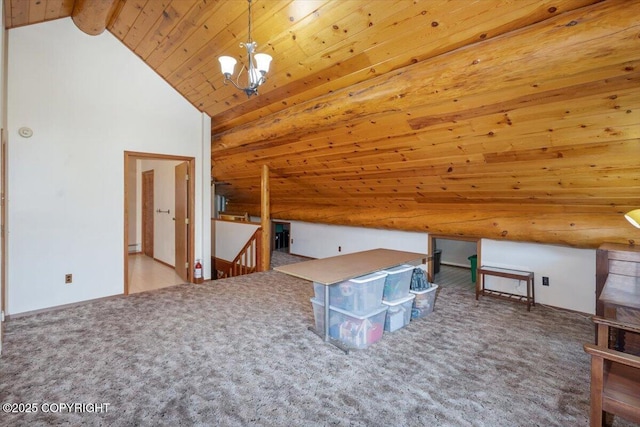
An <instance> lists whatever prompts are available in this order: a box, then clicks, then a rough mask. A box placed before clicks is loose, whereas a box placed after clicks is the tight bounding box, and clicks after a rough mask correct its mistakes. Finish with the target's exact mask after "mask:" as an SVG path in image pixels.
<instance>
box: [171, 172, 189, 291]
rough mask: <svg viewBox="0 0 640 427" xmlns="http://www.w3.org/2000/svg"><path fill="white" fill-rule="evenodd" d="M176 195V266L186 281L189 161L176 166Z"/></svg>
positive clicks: (179, 274) (187, 278)
mask: <svg viewBox="0 0 640 427" xmlns="http://www.w3.org/2000/svg"><path fill="white" fill-rule="evenodd" d="M175 169H176V197H175V213H176V216H175V228H176V245H175V247H176V259H175V266H176V267H175V268H176V273H177V274H178V276H180V277H181V278H182V280H184V281H185V282H188V281H189V263H188V259H189V257H188V255H189V254H188V247H189V239H188V235H189V226H190V224H189V222H190V221H189V218H188V215H187V212H188V210H187V206H188V203H189V198H188V194H189V191H188V185H189V163H188V162H182V163H180V164H178V165H177V166H176V168H175Z"/></svg>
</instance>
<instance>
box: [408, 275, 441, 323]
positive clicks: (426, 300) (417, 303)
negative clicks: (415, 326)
mask: <svg viewBox="0 0 640 427" xmlns="http://www.w3.org/2000/svg"><path fill="white" fill-rule="evenodd" d="M437 290H438V285H436V284H434V283H432V284H431V287H430V288H429V289H427V290H424V291H410V292H411V293H412V294H413V295H415V297H416V298H415V299H414V300H413V309H412V310H411V318H412V319H419V318H421V317H424V316H426V315H427V314H429V313H431V312H432V311H433V307H434V305H435V303H436V291H437Z"/></svg>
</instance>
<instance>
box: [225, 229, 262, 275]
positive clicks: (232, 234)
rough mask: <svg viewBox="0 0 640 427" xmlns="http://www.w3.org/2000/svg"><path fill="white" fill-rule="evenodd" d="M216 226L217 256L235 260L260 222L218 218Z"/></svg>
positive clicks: (226, 259)
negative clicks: (221, 219)
mask: <svg viewBox="0 0 640 427" xmlns="http://www.w3.org/2000/svg"><path fill="white" fill-rule="evenodd" d="M215 228H216V233H215V242H216V247H215V254H216V257H217V258H220V259H223V260H225V261H233V259H234V258H235V257H236V256H237V255H238V253H240V250H241V249H242V248H243V247H244V245H245V243H247V241H248V240H249V238H250V237H251V236H252V235H253V233H255V232H256V230H257V229H258V228H260V224H253V223H248V222H241V221H238V222H234V221H220V220H216V226H215ZM251 267H253V266H251Z"/></svg>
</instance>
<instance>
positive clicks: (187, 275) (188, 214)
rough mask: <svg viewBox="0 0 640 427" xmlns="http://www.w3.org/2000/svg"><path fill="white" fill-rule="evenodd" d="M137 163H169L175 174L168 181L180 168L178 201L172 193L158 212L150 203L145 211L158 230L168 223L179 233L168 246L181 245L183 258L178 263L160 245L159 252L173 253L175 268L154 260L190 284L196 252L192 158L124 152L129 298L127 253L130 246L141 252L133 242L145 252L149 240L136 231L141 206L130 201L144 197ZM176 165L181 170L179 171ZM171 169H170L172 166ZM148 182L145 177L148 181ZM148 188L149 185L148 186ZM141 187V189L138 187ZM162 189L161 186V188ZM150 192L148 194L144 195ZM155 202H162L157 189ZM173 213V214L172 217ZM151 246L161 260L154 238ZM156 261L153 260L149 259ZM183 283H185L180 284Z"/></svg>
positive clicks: (126, 274) (126, 289) (126, 279)
mask: <svg viewBox="0 0 640 427" xmlns="http://www.w3.org/2000/svg"><path fill="white" fill-rule="evenodd" d="M139 161H142V162H143V164H144V163H146V162H145V161H169V162H166V163H170V164H171V165H176V168H175V175H174V173H173V172H172V173H171V177H170V179H171V180H173V179H174V178H175V179H177V177H178V169H180V175H181V176H182V179H183V181H182V184H181V185H176V195H177V191H178V187H181V189H180V191H181V195H180V201H178V200H177V199H174V194H173V191H171V199H170V200H172V201H175V203H174V202H172V203H170V204H169V203H168V202H167V203H166V206H164V205H163V206H162V207H159V206H156V207H158V209H155V208H154V204H151V205H150V206H149V207H148V209H147V212H148V211H150V212H151V216H152V218H153V223H154V224H155V225H154V228H158V227H162V223H163V222H164V223H170V224H171V225H170V227H171V230H172V231H171V232H173V230H174V226H175V231H176V233H180V236H178V235H176V236H175V241H171V247H178V246H180V251H181V254H183V255H182V257H181V259H180V261H179V260H178V257H177V255H176V253H175V252H173V249H171V251H169V250H168V249H166V248H163V247H162V246H161V247H160V249H163V251H160V252H161V253H162V252H171V253H172V257H173V256H175V258H172V259H170V261H173V263H172V264H174V265H169V264H170V263H169V262H166V261H162V259H159V260H157V261H159V262H160V263H164V264H166V265H169V266H170V267H171V268H175V272H176V273H179V274H180V276H182V277H183V280H184V281H186V282H192V281H193V269H192V268H189V266H191V265H194V261H195V260H194V256H195V255H194V253H195V231H194V229H195V227H194V224H193V218H194V212H195V180H194V179H189V177H193V176H194V172H195V158H193V157H185V156H172V155H164V154H154V153H140V152H130V151H125V153H124V168H125V180H124V195H125V203H124V294H125V295H128V294H129V291H130V283H129V280H130V277H129V275H130V271H129V254H130V253H131V252H132V251H131V250H130V246H133V247H134V248H135V249H134V250H133V252H140V249H142V248H137V246H139V245H137V244H134V245H131V241H136V240H137V239H141V240H142V241H143V243H142V246H143V247H144V249H147V248H146V246H147V245H148V240H147V238H144V237H142V236H141V235H139V234H141V232H140V231H136V221H137V218H138V216H137V215H140V217H142V215H143V214H142V209H141V207H137V208H136V204H135V202H134V203H132V202H131V200H132V199H134V200H135V198H136V197H134V196H135V195H136V194H138V195H139V196H137V197H139V198H140V199H142V198H143V195H142V191H141V188H140V187H141V186H142V185H145V184H144V178H142V176H141V175H140V178H139V177H138V175H137V174H138V173H139V172H137V167H136V164H137V163H139ZM149 163H151V162H149ZM158 163H165V162H158ZM178 166H179V167H180V168H178ZM171 167H172V168H173V166H171ZM159 176H160V177H162V175H159ZM136 179H139V180H140V183H139V184H136V182H137V181H136ZM147 179H148V178H147ZM154 179H155V181H156V183H155V185H156V186H157V185H159V184H158V176H155V178H154ZM147 185H148V184H147ZM138 186H140V187H138ZM152 188H153V187H152ZM160 188H162V187H160ZM147 193H149V192H147ZM153 197H154V200H155V204H156V205H157V204H158V202H159V201H161V200H162V197H163V194H162V193H161V192H158V190H157V189H156V191H155V194H154V196H153ZM139 203H140V204H142V203H143V202H139ZM176 207H179V208H180V212H177V211H176ZM171 214H173V215H171ZM156 216H157V217H158V220H159V221H160V223H158V222H157V221H156ZM147 222H150V221H147ZM177 223H180V227H178V224H177ZM164 225H165V229H166V228H167V227H168V226H167V224H164ZM137 227H138V229H142V228H143V227H142V226H141V224H138V225H137ZM136 233H137V234H138V236H136ZM152 239H153V240H154V243H153V244H151V247H152V249H151V250H152V251H153V252H152V253H153V255H155V256H156V257H160V254H158V253H156V252H157V251H154V250H153V247H154V246H157V245H158V244H160V243H161V241H156V240H157V239H155V238H153V237H152ZM141 240H137V241H138V242H140V241H141ZM145 240H146V241H147V243H144V241H145ZM144 252H145V253H146V252H147V251H146V250H145V251H144ZM138 256H144V255H143V254H139V255H138ZM152 259H155V258H152ZM178 263H179V264H178ZM183 283H184V282H183Z"/></svg>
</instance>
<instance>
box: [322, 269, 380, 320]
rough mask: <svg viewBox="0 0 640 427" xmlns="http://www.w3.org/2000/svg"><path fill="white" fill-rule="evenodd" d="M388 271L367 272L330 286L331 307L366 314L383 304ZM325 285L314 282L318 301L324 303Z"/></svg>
mask: <svg viewBox="0 0 640 427" xmlns="http://www.w3.org/2000/svg"><path fill="white" fill-rule="evenodd" d="M386 276H387V275H386V273H382V272H378V273H371V274H367V275H366V276H360V277H356V278H353V279H349V280H345V281H344V282H340V283H336V284H333V285H330V286H329V304H330V305H331V307H335V308H339V309H342V310H347V311H351V312H354V313H356V314H366V313H369V312H371V311H372V310H374V309H376V308H379V307H380V305H381V304H382V292H383V290H384V281H385V277H386ZM324 288H325V285H323V284H321V283H317V282H313V290H314V292H315V297H316V299H317V300H318V301H320V302H322V303H324Z"/></svg>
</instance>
